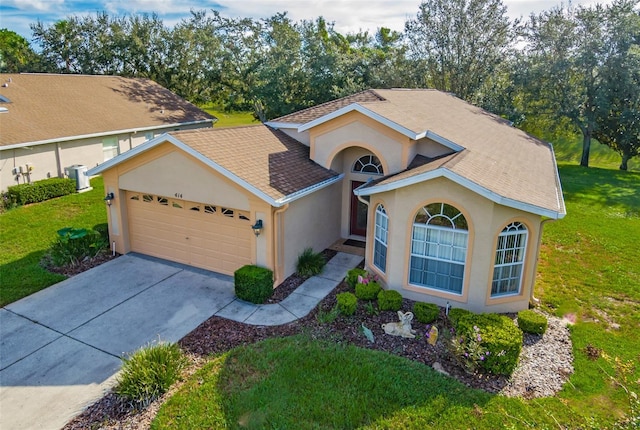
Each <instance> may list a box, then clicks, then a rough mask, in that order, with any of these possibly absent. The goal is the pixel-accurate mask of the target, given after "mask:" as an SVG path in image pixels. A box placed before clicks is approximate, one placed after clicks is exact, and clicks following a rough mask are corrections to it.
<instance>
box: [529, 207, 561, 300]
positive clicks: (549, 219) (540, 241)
mask: <svg viewBox="0 0 640 430" xmlns="http://www.w3.org/2000/svg"><path fill="white" fill-rule="evenodd" d="M549 221H557V220H556V219H553V218H547V219H543V220H542V221H540V232H539V233H538V248H537V251H538V252H536V261H535V263H534V264H533V275H532V276H533V279H532V282H531V295H530V297H529V303H533V304H535V305H537V304H539V303H540V299H538V298H537V297H535V296H534V295H533V292H534V290H535V286H536V275H537V273H538V262H539V260H540V247H541V246H542V230H543V229H544V225H545V224H546V223H547V222H549Z"/></svg>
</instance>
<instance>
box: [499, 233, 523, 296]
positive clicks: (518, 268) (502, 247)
mask: <svg viewBox="0 0 640 430" xmlns="http://www.w3.org/2000/svg"><path fill="white" fill-rule="evenodd" d="M527 235H528V231H527V227H525V225H524V224H522V223H520V222H512V223H511V224H509V225H508V226H506V227H505V228H504V229H503V230H502V232H501V233H500V236H498V245H497V247H496V258H495V262H494V266H493V282H492V283H491V296H492V297H496V296H504V295H508V294H520V285H521V284H522V268H523V267H524V257H525V254H526V251H527Z"/></svg>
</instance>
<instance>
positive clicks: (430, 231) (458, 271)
mask: <svg viewBox="0 0 640 430" xmlns="http://www.w3.org/2000/svg"><path fill="white" fill-rule="evenodd" d="M468 239H469V232H468V227H467V221H466V219H465V218H464V216H463V215H462V213H461V212H460V211H459V210H458V209H456V208H455V207H453V206H451V205H448V204H446V203H433V204H430V205H428V206H425V207H423V208H422V209H420V210H419V211H418V213H417V214H416V216H415V219H414V224H413V232H412V238H411V259H410V263H409V282H410V283H411V284H413V285H418V286H422V287H427V288H434V289H437V290H442V291H447V292H451V293H456V294H462V286H463V280H464V267H465V262H466V259H467V243H468Z"/></svg>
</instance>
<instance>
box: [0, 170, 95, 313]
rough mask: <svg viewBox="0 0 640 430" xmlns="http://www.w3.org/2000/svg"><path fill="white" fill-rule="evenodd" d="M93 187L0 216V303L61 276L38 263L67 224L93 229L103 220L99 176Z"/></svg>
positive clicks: (48, 284) (92, 181)
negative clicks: (83, 191) (59, 231)
mask: <svg viewBox="0 0 640 430" xmlns="http://www.w3.org/2000/svg"><path fill="white" fill-rule="evenodd" d="M91 186H92V187H93V190H91V191H88V192H86V193H81V194H71V195H68V196H64V197H59V198H56V199H52V200H49V201H46V202H42V203H36V204H32V205H28V206H22V207H18V208H15V209H12V210H10V211H8V212H6V213H3V214H1V215H0V243H2V248H1V249H0V305H1V306H4V305H6V304H9V303H11V302H14V301H16V300H19V299H21V298H23V297H26V296H28V295H29V294H33V293H35V292H36V291H40V290H41V289H43V288H46V287H48V286H50V285H52V284H55V283H56V282H60V281H61V280H63V279H64V278H65V277H64V276H62V275H58V274H55V273H51V272H48V271H47V270H45V269H43V268H42V267H41V266H40V260H41V259H42V257H43V256H44V255H45V254H46V252H47V251H48V249H49V247H50V246H51V243H52V242H53V241H54V240H55V239H56V237H57V233H56V232H57V231H58V230H59V229H61V228H64V227H67V226H70V227H78V228H93V227H94V226H96V225H98V224H104V223H106V222H107V210H106V205H105V204H104V202H103V200H102V199H103V198H104V189H103V185H102V177H99V178H94V179H92V180H91Z"/></svg>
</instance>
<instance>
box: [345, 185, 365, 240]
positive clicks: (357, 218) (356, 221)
mask: <svg viewBox="0 0 640 430" xmlns="http://www.w3.org/2000/svg"><path fill="white" fill-rule="evenodd" d="M362 184H364V182H358V181H351V222H350V229H349V232H350V233H351V234H353V235H356V236H366V235H367V209H368V208H367V205H365V204H364V203H362V202H361V201H360V200H358V197H356V195H355V194H353V190H355V189H356V188H358V187H359V186H360V185H362Z"/></svg>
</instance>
